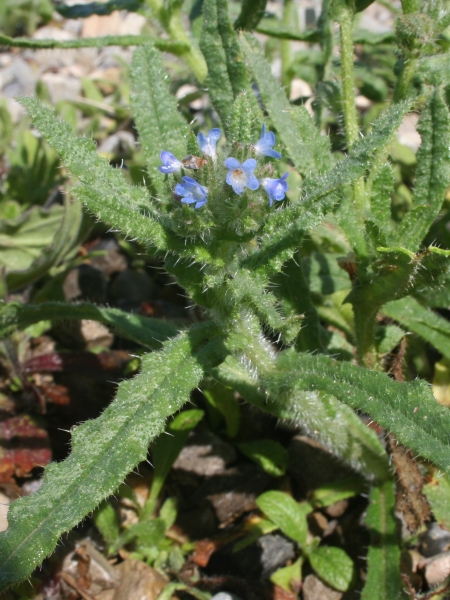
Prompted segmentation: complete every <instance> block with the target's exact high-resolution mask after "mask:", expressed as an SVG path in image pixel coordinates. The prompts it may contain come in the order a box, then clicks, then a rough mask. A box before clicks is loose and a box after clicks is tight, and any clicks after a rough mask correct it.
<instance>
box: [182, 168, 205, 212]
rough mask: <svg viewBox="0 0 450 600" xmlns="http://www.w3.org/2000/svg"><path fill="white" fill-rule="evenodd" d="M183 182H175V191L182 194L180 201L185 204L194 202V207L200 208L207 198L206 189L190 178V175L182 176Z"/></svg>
mask: <svg viewBox="0 0 450 600" xmlns="http://www.w3.org/2000/svg"><path fill="white" fill-rule="evenodd" d="M182 180H183V181H184V183H177V185H176V186H175V193H176V194H178V196H182V198H181V202H184V203H185V204H193V203H194V202H195V203H196V204H195V208H200V207H201V206H203V205H204V204H206V201H207V200H208V190H207V189H206V188H204V187H203V186H202V185H200V184H199V183H198V181H195V179H192V177H188V176H184V177H182Z"/></svg>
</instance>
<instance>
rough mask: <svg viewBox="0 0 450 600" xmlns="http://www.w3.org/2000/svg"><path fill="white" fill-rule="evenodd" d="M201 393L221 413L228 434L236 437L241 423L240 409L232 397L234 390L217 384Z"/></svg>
mask: <svg viewBox="0 0 450 600" xmlns="http://www.w3.org/2000/svg"><path fill="white" fill-rule="evenodd" d="M203 393H204V395H205V397H206V399H207V400H208V402H209V403H210V404H211V405H212V406H214V407H215V408H217V410H218V411H219V412H220V413H221V414H222V415H223V418H224V419H225V422H226V424H227V434H228V436H229V437H230V438H234V437H236V436H237V434H238V431H239V426H240V424H241V411H240V408H239V405H238V403H237V401H236V398H235V397H234V391H233V390H232V389H230V388H227V387H224V386H221V385H220V384H217V385H215V386H214V387H213V388H212V389H209V390H203Z"/></svg>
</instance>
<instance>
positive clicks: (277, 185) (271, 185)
mask: <svg viewBox="0 0 450 600" xmlns="http://www.w3.org/2000/svg"><path fill="white" fill-rule="evenodd" d="M288 175H289V173H285V174H284V175H283V177H280V179H271V178H270V177H266V178H265V179H261V185H262V186H263V188H264V189H265V190H266V192H267V195H268V196H269V201H270V206H272V204H273V201H274V200H277V201H279V200H283V198H284V197H285V195H286V192H287V190H288V184H287V182H286V179H287V176H288Z"/></svg>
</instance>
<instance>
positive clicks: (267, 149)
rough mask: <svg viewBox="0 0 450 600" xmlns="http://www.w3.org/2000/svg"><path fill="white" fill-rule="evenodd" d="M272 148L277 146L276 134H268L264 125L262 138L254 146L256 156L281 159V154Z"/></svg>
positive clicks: (271, 132)
mask: <svg viewBox="0 0 450 600" xmlns="http://www.w3.org/2000/svg"><path fill="white" fill-rule="evenodd" d="M272 146H275V134H274V132H273V131H268V132H267V133H266V126H265V125H264V123H263V126H262V129H261V137H260V138H259V140H258V141H257V142H256V144H255V145H254V146H253V148H254V149H255V152H256V154H261V156H271V157H272V158H281V154H280V153H279V152H277V151H276V150H272Z"/></svg>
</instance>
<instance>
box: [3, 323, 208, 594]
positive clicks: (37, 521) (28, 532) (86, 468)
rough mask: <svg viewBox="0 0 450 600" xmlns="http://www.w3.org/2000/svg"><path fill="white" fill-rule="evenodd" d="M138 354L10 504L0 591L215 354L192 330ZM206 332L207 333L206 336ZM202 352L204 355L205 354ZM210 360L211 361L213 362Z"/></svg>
mask: <svg viewBox="0 0 450 600" xmlns="http://www.w3.org/2000/svg"><path fill="white" fill-rule="evenodd" d="M197 332H198V337H196V334H195V333H194V332H193V331H191V332H190V333H183V334H181V335H180V336H178V337H177V338H176V339H174V340H172V341H170V342H167V343H166V344H165V346H164V349H163V350H162V351H160V352H155V353H152V354H148V355H145V356H144V357H143V358H142V371H141V373H140V374H139V375H137V376H136V377H134V378H133V379H131V380H128V381H125V382H123V383H121V384H120V385H119V387H118V391H117V395H116V399H115V400H114V401H113V403H112V404H111V405H110V406H109V407H108V408H107V409H106V410H105V411H104V412H103V413H102V415H101V416H100V417H98V419H95V420H91V421H87V422H85V423H83V424H82V425H79V426H78V427H74V428H73V429H72V452H71V454H70V456H69V457H68V458H67V459H65V460H64V461H62V462H59V463H52V464H50V465H49V466H48V467H47V468H46V470H45V472H44V481H43V485H42V487H41V488H40V489H39V491H37V492H36V493H35V494H33V495H32V496H28V497H26V498H20V499H19V500H17V501H16V502H14V503H13V504H12V505H11V507H10V509H9V512H8V524H9V526H8V529H7V531H6V532H4V533H2V534H1V535H0V565H1V566H0V589H1V590H4V589H5V588H7V587H8V586H10V585H12V584H14V583H17V582H19V581H21V580H22V579H25V578H26V577H28V576H29V575H30V573H31V572H32V570H33V569H34V568H35V567H36V566H37V565H39V564H40V563H41V562H42V560H43V559H44V558H45V557H46V556H47V555H48V554H49V553H51V552H52V551H53V549H54V547H55V545H56V543H57V541H58V539H59V537H60V535H61V534H62V533H64V532H65V531H68V530H70V529H71V528H72V527H74V526H75V525H76V524H77V523H78V522H79V521H80V520H81V519H82V518H83V517H84V516H85V515H86V514H87V513H88V512H90V511H92V510H93V509H95V508H96V507H97V506H98V504H99V503H100V502H101V501H102V500H103V498H105V497H107V496H109V495H110V494H112V493H113V491H114V490H115V489H116V488H117V487H118V485H119V484H120V483H121V482H122V481H123V479H124V478H125V476H126V475H127V473H129V471H131V469H132V468H133V467H134V466H135V465H136V464H137V463H138V462H140V461H142V460H144V459H145V458H146V456H147V449H148V444H149V442H150V441H151V440H152V439H154V438H155V437H156V436H157V435H159V434H160V433H162V431H163V430H164V426H165V420H166V418H167V417H168V416H169V415H171V414H173V413H174V412H176V411H177V410H179V409H180V408H181V406H182V405H183V404H184V402H186V401H187V400H188V398H189V394H190V391H191V389H192V388H193V387H196V386H197V385H198V382H199V381H200V379H201V378H202V376H203V369H204V366H205V365H206V364H209V365H210V364H211V363H208V361H210V360H211V358H212V356H213V355H214V351H213V352H211V347H210V344H211V341H210V342H209V344H208V342H206V344H207V345H206V347H203V346H202V345H204V343H205V342H204V339H205V336H206V338H207V339H210V340H211V338H213V337H214V333H213V330H210V331H209V334H208V331H207V330H205V329H204V326H203V328H202V326H200V330H199V329H198V328H197ZM211 334H212V335H211ZM203 352H206V354H204V353H203ZM212 364H214V359H213V361H212Z"/></svg>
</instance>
